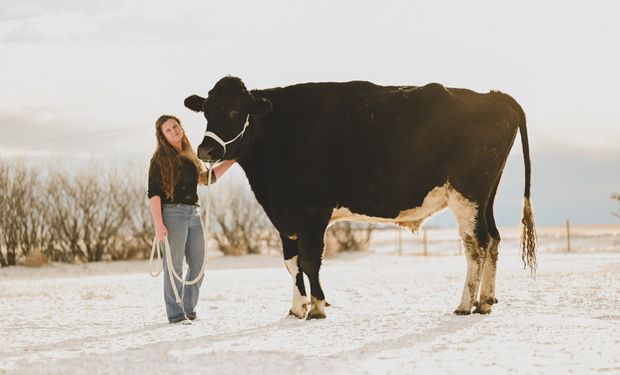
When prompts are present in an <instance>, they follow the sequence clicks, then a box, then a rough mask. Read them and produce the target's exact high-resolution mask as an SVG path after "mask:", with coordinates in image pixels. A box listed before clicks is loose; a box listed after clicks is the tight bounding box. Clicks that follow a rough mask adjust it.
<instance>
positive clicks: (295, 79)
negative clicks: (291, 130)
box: [0, 0, 620, 220]
mask: <svg viewBox="0 0 620 375" xmlns="http://www.w3.org/2000/svg"><path fill="white" fill-rule="evenodd" d="M617 4H618V3H616V2H614V1H594V2H584V1H579V2H572V1H557V2H556V1H548V2H542V1H529V0H528V1H520V2H513V3H508V2H498V1H438V2H432V1H419V2H414V1H384V2H381V5H379V3H378V2H362V1H290V0H289V1H272V0H266V1H260V2H259V1H247V2H242V1H226V2H223V1H222V2H208V1H203V0H191V1H183V2H170V1H160V0H155V1H146V0H144V1H139V0H128V1H127V0H93V1H69V0H63V1H57V0H55V1H44V0H40V1H33V0H2V2H1V3H0V87H1V88H2V89H0V156H2V155H4V156H7V155H35V154H38V155H47V154H54V155H64V154H68V153H71V154H73V155H75V154H77V155H95V156H99V155H101V156H106V155H116V156H129V157H135V158H140V157H144V158H147V157H148V154H150V152H151V151H152V149H153V146H154V136H153V132H154V121H155V119H156V118H157V117H158V116H159V115H160V114H162V113H171V114H176V115H178V116H179V117H181V119H182V120H183V121H184V124H185V128H186V130H187V131H188V133H189V137H190V140H192V142H193V143H194V145H195V146H196V145H197V144H198V143H200V140H201V133H202V132H203V131H204V127H205V121H204V119H203V118H202V116H200V115H197V114H195V113H193V112H191V111H189V110H187V109H185V108H184V107H183V99H184V98H185V97H186V96H188V95H190V94H194V93H197V94H201V95H206V93H207V91H208V90H209V89H211V87H212V86H213V85H214V84H215V82H216V81H217V80H218V79H219V78H221V77H223V76H225V75H228V74H231V75H236V76H239V77H241V78H242V79H243V80H244V82H245V83H246V86H248V88H249V89H253V88H268V87H274V86H285V85H291V84H295V83H300V82H308V81H315V82H316V81H348V80H354V79H355V80H358V79H359V80H369V81H372V82H375V83H377V84H386V85H387V84H390V85H392V84H393V85H423V84H426V83H429V82H439V83H442V84H444V85H446V86H451V87H466V88H470V89H474V90H476V91H481V92H486V91H488V90H490V89H496V90H501V91H504V92H507V93H509V94H511V95H512V96H514V97H515V98H516V99H517V100H518V101H519V102H520V103H521V105H522V106H523V108H524V109H525V112H526V114H527V117H528V129H529V135H530V144H531V145H532V157H533V165H534V166H536V162H537V157H538V158H539V159H540V160H544V157H543V156H538V155H541V154H545V155H547V154H553V155H559V154H568V155H570V157H577V158H579V157H582V156H583V157H584V158H587V159H588V160H593V162H596V161H597V160H602V161H604V162H608V161H609V160H620V147H618V145H619V144H620V105H619V104H618V98H619V96H618V94H617V90H618V87H620V73H619V68H618V67H620V49H619V48H618V40H619V39H618V38H619V37H620V23H619V22H618V21H617V17H618V14H620V12H618V10H620V5H617ZM515 149H517V147H516V148H515ZM511 158H512V159H514V157H513V156H511ZM515 163H521V164H522V162H521V159H520V156H519V157H518V159H517V160H516V161H515ZM521 168H522V167H521ZM534 173H535V174H536V169H535V170H534ZM609 174H618V173H617V172H615V171H611V170H610V171H609ZM575 178H576V179H577V180H578V179H579V178H577V177H575ZM518 181H519V182H518V183H520V184H521V185H522V177H521V178H520V179H519V180H518ZM605 183H606V184H608V185H609V186H614V185H615V186H617V188H616V189H615V191H618V190H620V180H619V179H618V178H617V177H616V178H615V179H613V181H605ZM605 189H606V190H609V189H612V187H607V185H606V187H605ZM519 190H522V188H519ZM534 191H536V188H534ZM576 191H579V189H577V190H576ZM609 193H611V191H609ZM609 193H608V194H609ZM608 194H607V197H604V199H607V200H608V201H609V197H608ZM607 203H609V205H610V209H609V210H610V211H611V210H612V209H613V208H614V207H613V205H612V203H613V202H611V201H609V202H607ZM607 214H608V213H607ZM601 217H602V216H601ZM610 220H612V219H610Z"/></svg>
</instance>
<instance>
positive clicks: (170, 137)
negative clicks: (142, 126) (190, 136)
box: [161, 118, 183, 148]
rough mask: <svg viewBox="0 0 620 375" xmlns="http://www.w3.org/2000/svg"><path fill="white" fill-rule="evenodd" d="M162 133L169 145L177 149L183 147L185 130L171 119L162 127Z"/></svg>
mask: <svg viewBox="0 0 620 375" xmlns="http://www.w3.org/2000/svg"><path fill="white" fill-rule="evenodd" d="M161 131H162V133H164V138H166V141H168V143H169V144H170V145H171V146H173V147H176V148H180V147H181V139H182V138H183V129H182V128H181V125H179V123H178V122H177V121H176V120H175V119H173V118H171V119H168V120H166V122H164V123H163V125H162V126H161Z"/></svg>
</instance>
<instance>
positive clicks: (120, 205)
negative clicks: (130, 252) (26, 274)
mask: <svg viewBox="0 0 620 375" xmlns="http://www.w3.org/2000/svg"><path fill="white" fill-rule="evenodd" d="M126 175H127V171H124V172H123V171H119V170H118V169H116V168H113V167H108V168H105V167H103V166H102V165H101V164H95V163H94V162H92V163H91V164H90V165H88V166H84V167H81V168H80V169H78V171H77V172H76V173H75V175H73V176H71V175H70V174H69V173H67V172H66V170H64V169H63V168H56V169H53V170H51V172H50V175H49V181H48V184H47V186H48V197H49V204H50V206H52V207H53V210H52V212H50V217H49V222H50V232H51V233H52V236H51V237H52V238H53V239H52V240H51V243H50V244H48V246H47V247H46V255H47V256H48V257H49V258H50V259H52V260H61V261H69V262H71V261H75V260H81V261H100V260H103V259H117V258H121V257H122V253H123V250H122V246H124V244H125V242H126V241H125V239H124V237H125V236H128V235H129V234H128V233H127V231H125V230H124V229H125V228H124V225H125V223H126V222H127V221H128V220H129V212H130V211H131V210H132V202H131V197H130V195H129V194H128V190H129V189H130V187H129V186H128V185H127V184H126V182H125V176H126ZM123 232H125V233H123ZM123 234H125V236H123ZM119 254H120V255H119Z"/></svg>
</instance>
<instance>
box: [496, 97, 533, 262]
mask: <svg viewBox="0 0 620 375" xmlns="http://www.w3.org/2000/svg"><path fill="white" fill-rule="evenodd" d="M496 94H497V95H496V98H497V99H499V100H500V101H502V102H504V103H506V104H508V105H510V107H512V109H514V110H515V111H517V113H518V114H519V133H520V134H521V147H522V148H523V162H524V164H525V191H524V193H523V217H522V218H521V259H522V260H523V267H526V266H529V268H530V272H531V273H532V274H534V273H535V272H536V268H537V264H536V226H535V224H534V211H533V209H532V200H531V197H530V181H531V177H532V167H531V164H530V145H529V142H528V138H527V127H526V125H525V112H523V108H521V106H520V105H519V103H517V101H516V100H514V99H513V98H512V97H511V96H509V95H506V94H503V93H499V92H498V93H496Z"/></svg>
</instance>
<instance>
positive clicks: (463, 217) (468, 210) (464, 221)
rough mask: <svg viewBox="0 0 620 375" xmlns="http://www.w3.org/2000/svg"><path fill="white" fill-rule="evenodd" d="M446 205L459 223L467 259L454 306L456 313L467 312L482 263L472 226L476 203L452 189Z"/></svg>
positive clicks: (481, 253)
mask: <svg viewBox="0 0 620 375" xmlns="http://www.w3.org/2000/svg"><path fill="white" fill-rule="evenodd" d="M448 206H449V207H450V210H451V211H452V213H453V214H454V216H455V217H456V221H457V223H458V225H459V232H460V235H461V240H462V241H463V247H464V248H465V258H466V259H467V276H466V278H465V286H464V287H463V294H462V296H461V303H460V304H459V306H458V307H457V308H456V311H455V312H456V313H457V314H469V313H471V309H472V307H473V305H474V302H475V301H476V299H477V297H478V288H479V286H480V276H481V273H482V266H483V263H484V254H485V251H484V249H481V248H480V246H478V241H476V236H475V232H474V228H475V227H476V215H477V213H478V207H477V205H476V204H475V203H474V202H472V201H470V200H468V199H467V198H465V197H463V195H461V194H460V193H459V192H458V191H456V190H454V189H452V190H451V191H450V193H449V195H448Z"/></svg>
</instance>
